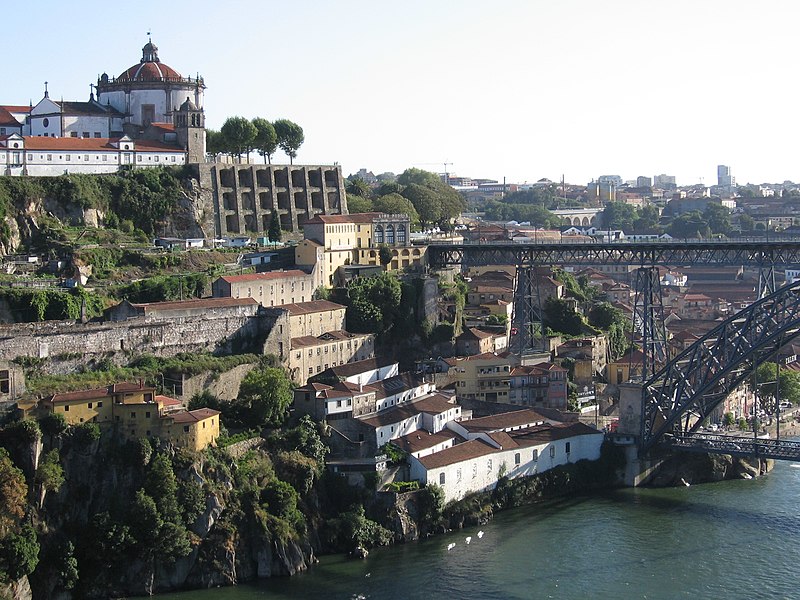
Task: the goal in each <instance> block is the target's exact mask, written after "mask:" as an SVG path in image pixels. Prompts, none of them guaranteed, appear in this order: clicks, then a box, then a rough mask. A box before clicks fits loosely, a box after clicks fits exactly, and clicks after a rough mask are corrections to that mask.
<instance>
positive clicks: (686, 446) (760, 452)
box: [672, 433, 800, 461]
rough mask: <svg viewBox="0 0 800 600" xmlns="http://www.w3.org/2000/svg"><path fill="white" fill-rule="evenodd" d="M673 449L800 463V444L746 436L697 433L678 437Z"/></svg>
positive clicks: (675, 438) (673, 442)
mask: <svg viewBox="0 0 800 600" xmlns="http://www.w3.org/2000/svg"><path fill="white" fill-rule="evenodd" d="M672 447H673V448H676V449H679V450H684V451H686V452H702V453H703V454H730V455H732V456H743V457H747V458H772V459H775V460H793V461H800V442H795V441H792V440H774V439H768V438H753V437H745V436H727V435H717V434H713V433H712V434H705V433H695V434H693V435H676V436H674V438H673V439H672Z"/></svg>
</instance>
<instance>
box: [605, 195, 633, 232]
mask: <svg viewBox="0 0 800 600" xmlns="http://www.w3.org/2000/svg"><path fill="white" fill-rule="evenodd" d="M635 218H636V210H635V209H634V208H633V206H631V205H630V204H625V203H624V202H609V203H608V204H607V205H606V207H605V209H603V213H602V222H603V226H604V227H605V228H606V229H621V230H622V231H633V221H634V219H635Z"/></svg>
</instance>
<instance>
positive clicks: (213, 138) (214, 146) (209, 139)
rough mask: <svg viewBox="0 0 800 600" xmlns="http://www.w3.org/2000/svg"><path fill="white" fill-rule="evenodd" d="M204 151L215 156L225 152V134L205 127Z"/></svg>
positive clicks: (226, 149)
mask: <svg viewBox="0 0 800 600" xmlns="http://www.w3.org/2000/svg"><path fill="white" fill-rule="evenodd" d="M206 151H207V152H208V153H209V154H213V155H215V156H216V155H217V154H225V153H227V152H228V146H227V143H226V140H225V136H224V135H222V133H221V132H219V131H216V130H215V129H206Z"/></svg>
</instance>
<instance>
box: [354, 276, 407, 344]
mask: <svg viewBox="0 0 800 600" xmlns="http://www.w3.org/2000/svg"><path fill="white" fill-rule="evenodd" d="M347 293H348V307H347V326H348V329H351V330H352V331H354V332H359V333H365V332H375V333H384V332H385V331H387V330H388V329H389V328H390V327H391V326H392V324H394V323H395V321H396V319H397V315H398V310H399V308H400V301H401V300H402V297H403V289H402V286H401V285H400V281H399V280H398V279H397V277H395V276H393V275H392V274H390V273H381V274H380V275H378V276H375V277H364V278H360V279H356V280H355V281H353V282H352V283H351V284H350V286H349V287H348V288H347Z"/></svg>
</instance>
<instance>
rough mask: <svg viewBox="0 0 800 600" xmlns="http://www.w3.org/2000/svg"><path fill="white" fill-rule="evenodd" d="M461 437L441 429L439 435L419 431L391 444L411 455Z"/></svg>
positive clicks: (394, 440)
mask: <svg viewBox="0 0 800 600" xmlns="http://www.w3.org/2000/svg"><path fill="white" fill-rule="evenodd" d="M461 439H462V438H461V436H460V435H458V434H457V433H455V432H453V431H450V430H449V429H442V430H441V431H440V432H439V433H430V432H428V431H425V430H422V429H420V430H419V431H415V432H414V433H409V434H408V435H404V436H402V437H399V438H395V439H393V440H392V442H391V443H392V444H393V445H395V446H397V447H398V448H400V449H401V450H402V451H403V452H408V453H409V454H413V453H414V452H419V451H420V450H427V449H428V448H433V447H434V446H438V445H439V444H442V443H445V442H447V441H449V440H459V441H460V440H461Z"/></svg>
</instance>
